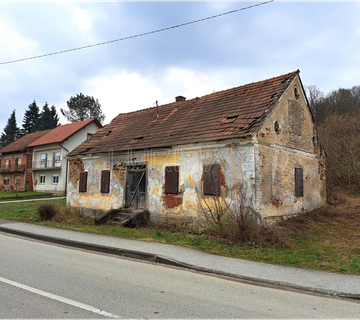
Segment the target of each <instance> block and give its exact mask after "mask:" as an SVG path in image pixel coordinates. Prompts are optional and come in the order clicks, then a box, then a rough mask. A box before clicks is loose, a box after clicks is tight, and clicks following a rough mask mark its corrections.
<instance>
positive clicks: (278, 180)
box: [254, 78, 326, 218]
mask: <svg viewBox="0 0 360 320" xmlns="http://www.w3.org/2000/svg"><path fill="white" fill-rule="evenodd" d="M296 92H297V93H298V96H295V93H296ZM254 142H255V148H256V151H255V153H256V195H257V196H256V207H257V208H258V210H259V211H260V212H261V214H262V215H263V216H264V217H270V218H276V217H279V216H289V215H293V214H296V213H300V212H303V211H309V210H313V209H314V208H317V207H320V206H322V205H324V204H325V202H326V191H325V190H326V186H325V172H324V171H325V156H324V151H323V149H321V147H319V144H318V137H317V131H316V128H315V127H314V123H313V120H312V115H311V112H310V110H309V108H308V106H307V102H306V99H305V96H304V93H303V91H302V86H301V83H300V82H299V80H298V78H296V79H295V80H294V82H293V84H292V85H291V86H289V88H288V90H287V91H286V92H285V93H284V95H283V97H282V99H281V101H280V103H279V104H278V105H277V106H276V107H275V108H274V109H273V111H272V113H271V114H270V115H269V117H268V120H267V121H266V122H265V123H264V125H263V126H262V128H261V129H260V130H259V133H258V135H257V136H256V137H255V139H254ZM295 168H302V169H303V172H304V196H303V197H295V178H294V171H295Z"/></svg>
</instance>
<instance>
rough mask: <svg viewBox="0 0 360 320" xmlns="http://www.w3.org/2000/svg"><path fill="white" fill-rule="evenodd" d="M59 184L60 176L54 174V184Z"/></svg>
mask: <svg viewBox="0 0 360 320" xmlns="http://www.w3.org/2000/svg"><path fill="white" fill-rule="evenodd" d="M58 183H59V175H58V174H53V176H52V184H58Z"/></svg>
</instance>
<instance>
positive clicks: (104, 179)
mask: <svg viewBox="0 0 360 320" xmlns="http://www.w3.org/2000/svg"><path fill="white" fill-rule="evenodd" d="M100 192H101V193H109V192H110V171H109V170H102V171H101V187H100Z"/></svg>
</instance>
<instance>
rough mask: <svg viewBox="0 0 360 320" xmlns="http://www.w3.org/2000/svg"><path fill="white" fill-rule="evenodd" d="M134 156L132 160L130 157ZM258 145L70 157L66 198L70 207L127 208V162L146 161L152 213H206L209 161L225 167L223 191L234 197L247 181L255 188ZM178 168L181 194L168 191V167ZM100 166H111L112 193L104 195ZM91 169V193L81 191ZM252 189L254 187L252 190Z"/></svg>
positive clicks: (166, 214) (187, 215)
mask: <svg viewBox="0 0 360 320" xmlns="http://www.w3.org/2000/svg"><path fill="white" fill-rule="evenodd" d="M129 160H132V161H129ZM254 161H255V157H254V148H253V146H235V147H234V146H232V147H229V146H227V145H226V144H225V143H224V144H222V145H221V146H211V145H207V146H206V148H205V146H199V147H198V148H197V149H194V148H193V147H192V148H191V150H188V151H187V148H186V147H184V148H183V149H181V150H180V149H172V150H163V151H159V150H156V151H146V152H138V153H133V154H131V156H129V155H128V154H119V155H115V156H111V157H109V156H106V157H101V156H100V157H88V158H86V157H83V158H82V159H81V160H80V159H73V160H70V161H69V180H68V181H69V183H68V196H67V202H68V205H70V206H75V207H81V208H89V209H91V208H96V209H100V210H109V209H111V208H119V207H124V199H125V198H124V190H125V179H126V167H127V165H134V164H135V163H136V164H139V163H145V164H147V200H146V202H147V208H148V209H149V211H150V213H151V214H152V215H162V216H171V217H185V216H186V217H193V218H196V217H198V216H199V215H200V214H201V210H200V208H199V198H201V197H202V195H201V192H202V174H203V166H204V165H205V164H212V163H219V164H220V166H221V171H220V172H221V192H222V195H223V196H225V197H230V194H229V189H230V188H231V187H232V186H234V185H235V184H237V183H238V182H239V181H243V182H244V183H245V184H246V185H247V187H248V188H250V189H251V190H253V188H254V185H253V183H254V177H255V167H254ZM167 166H179V193H178V194H171V195H169V194H165V168H166V167H167ZM101 170H110V171H111V174H110V179H111V184H110V192H109V193H108V194H101V193H100V183H101V181H100V176H101ZM82 171H88V186H87V192H86V193H79V192H78V187H79V174H80V172H82ZM251 192H252V191H251Z"/></svg>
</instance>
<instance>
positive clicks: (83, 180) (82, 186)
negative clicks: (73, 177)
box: [79, 171, 88, 192]
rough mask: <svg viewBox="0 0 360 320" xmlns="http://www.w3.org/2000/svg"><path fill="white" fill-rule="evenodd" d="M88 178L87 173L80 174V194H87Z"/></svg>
mask: <svg viewBox="0 0 360 320" xmlns="http://www.w3.org/2000/svg"><path fill="white" fill-rule="evenodd" d="M87 177H88V173H87V171H85V172H80V180H79V192H86V191H87Z"/></svg>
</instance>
